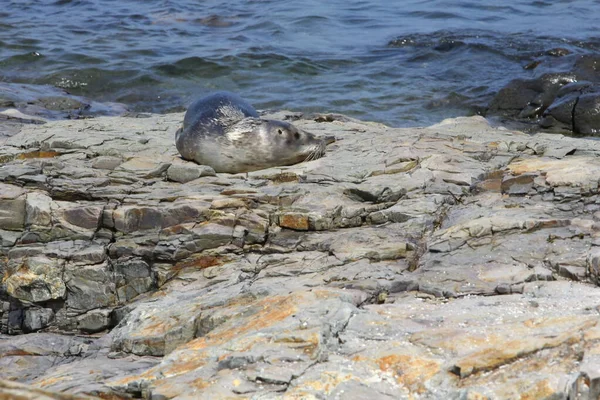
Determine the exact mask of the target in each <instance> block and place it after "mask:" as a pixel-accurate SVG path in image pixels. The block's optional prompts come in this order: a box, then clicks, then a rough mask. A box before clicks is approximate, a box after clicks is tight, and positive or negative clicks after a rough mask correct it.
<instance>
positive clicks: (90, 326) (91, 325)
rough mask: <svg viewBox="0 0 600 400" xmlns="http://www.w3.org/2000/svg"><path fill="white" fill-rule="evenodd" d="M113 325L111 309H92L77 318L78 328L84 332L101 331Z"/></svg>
mask: <svg viewBox="0 0 600 400" xmlns="http://www.w3.org/2000/svg"><path fill="white" fill-rule="evenodd" d="M110 326H111V310H91V311H88V312H87V313H85V314H83V315H81V316H79V317H78V318H77V328H78V329H79V330H81V331H82V332H86V333H96V332H101V331H103V330H105V329H107V328H109V327H110Z"/></svg>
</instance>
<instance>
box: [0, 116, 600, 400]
mask: <svg viewBox="0 0 600 400" xmlns="http://www.w3.org/2000/svg"><path fill="white" fill-rule="evenodd" d="M270 117H273V118H278V119H288V120H294V123H295V124H296V125H297V126H299V127H301V128H303V129H306V130H308V131H310V132H313V133H315V134H317V135H322V136H329V135H333V136H335V137H336V139H337V141H336V142H335V143H334V144H332V145H330V146H328V148H327V152H326V156H325V157H324V158H321V159H319V160H316V161H311V162H309V163H303V164H299V165H296V166H292V167H282V168H273V169H269V170H263V171H256V172H252V173H249V174H248V175H246V174H238V175H229V174H215V173H214V171H212V170H211V169H210V168H208V167H203V166H198V165H196V164H193V163H189V162H185V161H183V160H181V159H180V158H179V157H177V152H176V150H175V146H174V142H173V135H174V132H175V130H176V129H177V127H178V126H179V124H180V123H181V120H182V118H183V114H181V113H179V114H167V115H150V116H148V117H147V118H127V117H100V118H93V119H82V120H63V121H53V122H46V123H44V121H37V123H31V122H32V121H28V120H27V118H25V117H23V115H17V114H14V113H13V114H12V117H11V121H12V124H13V125H12V128H11V131H10V134H9V135H6V136H5V137H3V138H2V139H1V141H0V162H1V164H0V246H1V247H0V272H1V274H2V286H1V287H0V302H1V305H2V307H1V309H0V331H1V333H2V334H1V335H0V378H1V379H3V381H1V382H0V396H2V395H5V396H11V395H12V396H17V395H19V396H23V397H22V398H32V399H33V398H41V397H40V396H46V397H45V398H56V399H63V398H90V397H98V398H111V399H118V398H131V397H133V398H147V399H156V400H158V399H167V398H206V399H215V398H261V399H267V398H290V399H300V398H302V399H308V398H344V399H363V398H380V399H387V398H389V399H414V398H423V399H425V398H427V399H429V398H431V399H437V398H446V399H459V398H460V399H467V398H469V399H470V398H489V399H512V398H519V397H521V398H535V399H543V398H547V399H550V398H580V399H595V398H597V397H598V394H599V393H600V380H599V376H600V358H599V356H598V354H599V353H600V325H599V324H598V322H599V311H600V308H599V306H600V290H599V289H598V287H597V284H598V282H599V279H600V278H599V277H600V267H599V263H600V261H599V260H600V247H599V246H600V237H599V232H600V229H599V228H600V197H599V189H598V182H599V177H600V142H597V141H590V140H584V139H576V138H571V137H566V136H562V135H550V134H543V133H539V134H535V135H528V134H524V133H521V132H518V131H511V130H507V129H504V128H495V127H492V126H490V125H489V124H488V122H487V121H486V120H485V119H483V118H482V117H471V118H457V119H452V120H446V121H443V122H442V123H440V124H437V125H434V126H431V127H427V128H407V129H395V128H390V127H387V126H384V125H381V124H377V123H369V122H363V121H359V120H355V119H352V118H348V117H345V116H341V115H330V114H329V115H318V116H313V117H311V118H304V117H303V116H302V115H299V114H297V113H286V112H281V113H277V114H275V115H272V116H270ZM10 381H16V382H18V383H16V382H10ZM59 393H62V394H59ZM9 398H10V397H9Z"/></svg>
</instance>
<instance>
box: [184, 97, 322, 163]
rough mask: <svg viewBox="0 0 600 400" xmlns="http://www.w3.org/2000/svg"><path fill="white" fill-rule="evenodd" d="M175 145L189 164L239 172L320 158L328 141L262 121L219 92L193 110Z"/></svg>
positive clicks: (287, 125)
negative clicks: (190, 162)
mask: <svg viewBox="0 0 600 400" xmlns="http://www.w3.org/2000/svg"><path fill="white" fill-rule="evenodd" d="M175 144H176V146H177V150H178V151H179V153H180V154H181V156H182V157H183V158H184V159H186V160H190V161H195V162H197V163H198V164H202V165H208V166H210V167H212V168H213V169H214V170H215V171H216V172H229V173H238V172H250V171H256V170H259V169H264V168H269V167H275V166H283V165H292V164H297V163H299V162H302V161H309V160H314V159H317V158H319V157H321V156H323V153H324V152H325V146H326V144H327V142H326V141H325V140H321V139H319V138H317V137H316V136H315V135H313V134H312V133H309V132H306V131H303V130H301V129H298V128H296V127H295V126H294V125H292V124H290V123H287V122H283V121H276V120H269V119H261V118H260V117H259V115H258V113H257V112H256V110H255V109H254V108H253V107H252V106H251V105H250V104H248V103H247V102H246V101H244V100H243V99H242V98H241V97H239V96H238V95H236V94H233V93H229V92H217V93H214V94H212V95H210V96H207V97H203V98H201V99H199V100H196V101H195V102H194V103H192V105H190V107H189V108H188V110H187V111H186V113H185V117H184V119H183V127H182V128H180V129H179V130H178V131H177V133H176V134H175Z"/></svg>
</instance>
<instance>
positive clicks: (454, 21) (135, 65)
mask: <svg viewBox="0 0 600 400" xmlns="http://www.w3.org/2000/svg"><path fill="white" fill-rule="evenodd" d="M0 3H1V4H2V7H0V80H1V81H3V82H18V83H28V84H36V85H37V84H39V85H52V86H56V87H60V88H64V89H66V90H68V91H69V92H70V93H73V94H77V95H83V96H87V97H89V98H91V99H94V100H97V101H116V102H122V103H125V104H127V105H128V106H129V107H131V108H132V109H133V110H137V111H151V112H169V111H175V110H182V109H183V108H184V107H185V106H187V105H188V104H189V103H190V102H191V101H192V100H193V99H194V98H196V97H198V96H202V95H205V94H207V93H210V92H212V91H215V90H230V91H234V92H238V93H239V94H240V95H242V96H243V97H245V98H246V99H247V100H249V101H250V102H251V103H252V104H254V105H255V107H256V108H258V109H293V110H297V111H306V112H339V113H345V114H349V115H352V116H355V117H358V118H363V119H369V120H376V121H381V122H384V123H386V124H389V125H392V126H411V125H427V124H431V123H435V122H437V121H439V120H441V119H443V118H446V117H451V116H457V115H468V114H473V113H476V112H477V111H478V108H479V107H481V106H482V105H484V104H485V103H486V102H487V101H488V100H489V99H490V97H491V96H493V94H494V93H496V92H497V90H498V89H499V88H501V87H502V86H503V85H505V84H506V83H507V82H508V81H510V80H511V79H514V78H528V77H534V76H536V75H539V74H540V73H543V72H545V69H544V67H542V68H536V69H535V70H526V69H524V68H523V67H524V66H525V65H527V64H528V63H529V62H531V61H532V60H533V59H535V57H537V56H539V55H540V54H541V53H543V52H544V51H547V50H549V49H552V48H557V47H560V48H565V49H567V50H569V51H571V52H573V53H575V54H589V53H597V52H598V51H599V50H600V33H599V30H598V29H599V28H598V27H599V25H598V24H599V22H598V21H600V1H598V0H571V1H566V0H562V1H560V0H559V1H555V0H546V1H544V0H537V1H524V0H515V1H512V2H503V3H501V2H497V1H491V0H472V1H457V0H448V1H442V0H429V1H415V0H408V1H386V2H384V1H356V0H332V1H316V0H304V1H302V0H299V1H282V0H230V1H227V2H222V1H221V0H219V1H216V0H214V1H213V0H205V1H203V0H156V1H146V0H58V1H57V0H0Z"/></svg>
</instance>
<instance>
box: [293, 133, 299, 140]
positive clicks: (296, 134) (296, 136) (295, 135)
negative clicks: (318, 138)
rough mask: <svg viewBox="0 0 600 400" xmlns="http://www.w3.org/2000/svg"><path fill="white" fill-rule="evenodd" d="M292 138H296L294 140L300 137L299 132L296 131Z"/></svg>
mask: <svg viewBox="0 0 600 400" xmlns="http://www.w3.org/2000/svg"><path fill="white" fill-rule="evenodd" d="M294 138H296V140H298V139H300V134H299V133H298V132H296V133H294Z"/></svg>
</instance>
